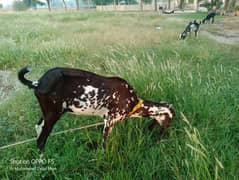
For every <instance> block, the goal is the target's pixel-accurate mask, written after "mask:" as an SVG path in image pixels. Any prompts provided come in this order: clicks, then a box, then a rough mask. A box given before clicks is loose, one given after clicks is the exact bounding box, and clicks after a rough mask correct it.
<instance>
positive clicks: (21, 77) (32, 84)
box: [18, 67, 38, 89]
mask: <svg viewBox="0 0 239 180" xmlns="http://www.w3.org/2000/svg"><path fill="white" fill-rule="evenodd" d="M30 71H31V70H30V68H28V67H24V68H22V69H21V70H20V71H19V72H18V79H19V81H20V82H21V83H22V84H24V85H25V86H28V87H29V88H30V89H35V88H37V87H38V81H30V80H27V79H26V78H25V77H24V76H25V74H26V73H28V72H30Z"/></svg>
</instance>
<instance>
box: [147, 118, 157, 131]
mask: <svg viewBox="0 0 239 180" xmlns="http://www.w3.org/2000/svg"><path fill="white" fill-rule="evenodd" d="M157 124H158V121H156V120H155V119H154V120H153V122H152V123H151V124H150V125H149V130H150V131H152V130H153V129H154V128H155V126H157Z"/></svg>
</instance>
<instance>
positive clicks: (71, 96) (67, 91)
mask: <svg viewBox="0 0 239 180" xmlns="http://www.w3.org/2000/svg"><path fill="white" fill-rule="evenodd" d="M28 72H30V69H29V68H28V67H24V68H22V69H21V70H20V71H19V72H18V78H19V80H20V82H21V83H23V84H24V85H26V86H28V87H29V88H30V89H33V90H34V93H35V96H36V97H37V99H38V102H39V104H40V107H41V110H42V114H43V116H42V117H41V118H40V120H39V122H38V123H37V124H36V126H35V128H36V131H37V146H38V148H39V149H40V150H43V149H44V146H45V144H46V141H47V138H48V136H49V134H50V132H51V131H52V128H53V126H54V124H55V123H56V122H57V120H58V119H60V117H61V116H62V115H63V114H64V113H66V112H71V113H75V114H79V115H97V116H100V117H102V118H103V119H104V129H103V147H104V148H105V147H106V140H107V137H108V135H109V134H110V132H111V130H112V128H113V126H114V124H115V123H116V122H118V121H123V120H125V119H126V118H129V117H150V118H152V119H153V122H152V124H151V125H150V126H149V128H150V129H153V128H154V127H155V126H156V125H157V123H159V124H160V125H161V126H162V129H161V134H163V133H164V132H165V130H166V129H167V128H168V126H169V123H170V122H171V120H172V118H173V116H174V115H175V112H174V109H173V106H172V105H171V104H170V105H169V104H167V103H164V102H160V103H155V102H151V101H143V100H141V99H140V98H139V97H138V96H137V94H136V92H135V91H134V89H133V88H132V87H131V86H130V85H129V84H128V83H127V82H126V81H125V80H124V79H122V78H119V77H105V76H101V75H97V74H95V73H92V72H88V71H84V70H79V69H73V68H53V69H50V70H48V71H47V72H46V73H45V74H44V75H43V76H42V77H41V78H40V79H39V80H38V81H30V80H28V79H26V78H25V74H26V73H28Z"/></svg>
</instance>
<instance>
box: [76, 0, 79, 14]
mask: <svg viewBox="0 0 239 180" xmlns="http://www.w3.org/2000/svg"><path fill="white" fill-rule="evenodd" d="M76 10H77V11H79V10H80V3H79V0H76Z"/></svg>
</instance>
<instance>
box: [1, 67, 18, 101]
mask: <svg viewBox="0 0 239 180" xmlns="http://www.w3.org/2000/svg"><path fill="white" fill-rule="evenodd" d="M18 87H19V82H18V80H17V75H16V74H15V73H13V72H10V71H1V70H0V104H1V103H2V102H4V100H6V99H7V98H8V97H9V95H10V94H12V93H13V92H15V91H16V90H17V89H18Z"/></svg>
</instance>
